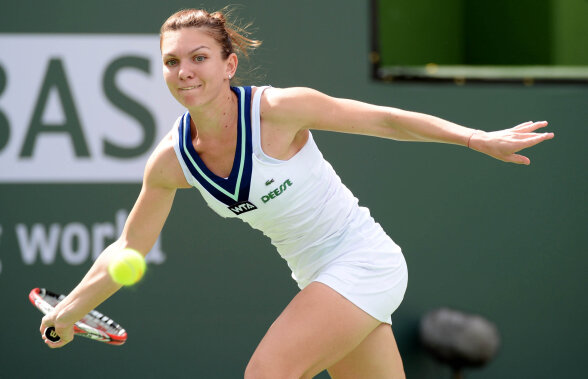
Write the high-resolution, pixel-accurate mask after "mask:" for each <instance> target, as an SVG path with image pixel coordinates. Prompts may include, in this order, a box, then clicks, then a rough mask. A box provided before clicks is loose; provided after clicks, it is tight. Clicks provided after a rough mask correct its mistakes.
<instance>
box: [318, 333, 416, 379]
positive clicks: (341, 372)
mask: <svg viewBox="0 0 588 379" xmlns="http://www.w3.org/2000/svg"><path fill="white" fill-rule="evenodd" d="M329 374H330V375H331V377H332V378H333V379H355V378H370V379H379V378H382V379H383V378H386V379H401V378H405V375H404V368H403V365H402V359H401V358H400V353H399V352H398V347H397V346H396V340H395V339H394V334H393V333H392V328H391V327H390V325H389V324H380V325H379V326H378V327H377V328H376V329H375V330H374V331H373V332H372V333H371V334H370V335H369V336H367V337H366V338H365V339H364V340H363V341H362V342H361V344H360V345H359V346H358V347H356V348H355V349H354V350H353V351H352V352H351V353H349V354H347V355H346V356H345V357H344V358H343V359H341V360H340V361H339V362H337V363H335V364H334V365H333V366H331V367H330V368H329Z"/></svg>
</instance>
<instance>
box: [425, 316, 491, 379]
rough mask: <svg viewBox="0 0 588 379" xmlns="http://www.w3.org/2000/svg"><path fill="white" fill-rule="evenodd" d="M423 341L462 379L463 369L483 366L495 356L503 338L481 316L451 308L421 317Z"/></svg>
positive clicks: (431, 351)
mask: <svg viewBox="0 0 588 379" xmlns="http://www.w3.org/2000/svg"><path fill="white" fill-rule="evenodd" d="M420 337H421V342H422V343H423V345H424V346H425V348H426V349H427V351H429V352H430V353H431V354H432V355H433V356H434V357H435V358H436V359H437V360H439V361H441V362H442V363H445V364H448V365H449V366H451V368H452V369H453V374H454V378H456V379H458V378H463V369H464V368H474V367H482V366H483V365H485V364H486V363H488V362H489V361H490V360H491V359H492V358H493V357H494V355H495V354H496V352H497V350H498V346H499V345H500V336H499V334H498V330H497V328H496V326H495V325H494V324H493V323H491V322H490V321H488V320H486V319H485V318H483V317H482V316H479V315H473V314H466V313H463V312H460V311H457V310H453V309H449V308H439V309H435V310H433V311H431V312H429V313H427V314H426V315H424V316H423V317H422V318H421V324H420Z"/></svg>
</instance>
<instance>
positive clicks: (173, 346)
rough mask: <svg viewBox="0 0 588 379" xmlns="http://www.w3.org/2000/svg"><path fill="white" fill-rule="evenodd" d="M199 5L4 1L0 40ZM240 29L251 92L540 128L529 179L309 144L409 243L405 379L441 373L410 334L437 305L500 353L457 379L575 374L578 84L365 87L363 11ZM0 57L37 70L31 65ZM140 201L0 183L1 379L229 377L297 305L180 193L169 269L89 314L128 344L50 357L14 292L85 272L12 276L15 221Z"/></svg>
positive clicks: (580, 194)
mask: <svg viewBox="0 0 588 379" xmlns="http://www.w3.org/2000/svg"><path fill="white" fill-rule="evenodd" d="M201 5H202V4H200V3H198V2H188V1H179V0H174V1H165V2H163V1H155V0H151V1H139V0H127V1H124V2H120V1H112V0H105V1H100V2H98V1H96V2H78V1H65V0H59V1H58V0H54V1H50V2H46V1H28V2H3V3H2V5H0V32H2V33H8V32H10V33H44V32H53V33H55V32H57V33H157V31H158V28H159V25H160V24H161V22H162V21H163V20H164V19H165V18H166V17H167V16H168V15H169V14H171V13H172V12H173V11H175V10H177V9H178V8H181V7H192V6H195V7H198V6H201ZM224 5H225V4H224V3H222V2H220V1H216V0H215V1H209V2H207V3H206V4H205V7H207V8H209V9H216V8H220V7H222V6H224ZM239 14H240V15H241V17H242V18H243V19H245V20H252V21H254V23H255V26H256V27H257V29H258V31H257V33H256V37H258V38H260V39H262V40H263V41H264V45H263V47H262V48H261V49H260V50H259V52H258V53H257V54H256V56H255V58H254V59H255V60H254V62H255V64H256V65H257V66H259V67H260V69H259V70H258V71H257V72H258V73H263V75H265V76H264V77H262V78H259V79H258V80H257V81H256V82H255V83H254V84H264V83H269V84H272V85H274V86H311V87H314V88H317V89H319V90H321V91H324V92H327V93H328V94H331V95H334V96H339V97H348V98H355V99H359V100H364V101H368V102H374V103H378V104H384V105H391V106H396V107H401V108H406V109H411V110H415V111H422V112H426V113H431V114H435V115H438V116H441V117H444V118H448V119H450V120H453V121H455V122H458V123H461V124H464V125H468V126H472V127H475V128H480V129H485V130H492V129H497V128H503V127H507V126H510V125H514V124H517V123H520V122H524V121H527V120H531V119H533V120H542V119H547V120H549V121H550V123H551V126H550V129H551V130H553V131H555V132H556V139H555V140H553V141H551V142H549V143H546V144H544V145H542V146H539V147H537V148H535V149H533V150H532V151H529V155H530V157H531V159H532V165H531V166H530V167H519V166H514V165H507V164H504V163H501V162H498V161H493V160H491V159H489V158H486V157H484V156H480V155H477V154H476V153H473V152H470V151H467V150H466V149H464V148H460V147H455V146H443V145H431V144H410V143H399V142H393V141H383V140H377V139H373V138H368V137H358V136H349V135H335V134H328V133H315V135H316V140H317V142H318V144H319V146H320V147H321V149H322V151H323V153H324V155H325V156H326V158H327V159H328V160H329V161H330V162H331V163H332V164H333V166H334V167H335V169H336V170H337V171H338V172H339V174H340V176H341V177H342V179H343V181H344V182H346V183H347V184H348V186H349V187H350V189H351V190H352V191H353V192H354V193H355V194H356V195H357V196H358V197H359V198H360V202H361V204H363V205H366V206H368V207H370V208H371V210H372V213H373V215H374V216H375V217H376V219H377V220H378V221H379V222H380V223H381V224H382V225H383V226H384V228H385V229H386V230H387V231H388V232H389V233H390V234H391V236H392V237H393V238H394V239H395V240H396V241H397V242H398V243H399V244H400V245H401V246H402V247H403V250H404V253H405V256H406V259H407V261H408V264H409V271H410V281H409V287H408V292H407V294H406V297H405V301H404V303H403V304H402V305H401V307H400V308H399V310H398V311H397V312H396V313H395V315H394V318H393V319H394V325H393V328H394V332H395V334H396V336H397V340H398V345H399V347H400V350H401V353H402V355H403V358H404V362H405V367H406V371H407V374H408V377H409V378H445V377H447V378H448V377H449V376H450V375H449V370H448V369H447V368H445V367H443V366H441V365H439V364H438V363H436V362H435V361H433V360H432V359H431V358H430V357H429V356H428V355H427V354H426V353H425V352H424V351H423V349H422V348H421V346H420V344H419V341H418V335H417V331H418V322H419V318H420V317H421V316H422V315H423V314H424V313H425V312H426V311H428V310H430V309H432V308H435V307H438V306H451V307H455V308H457V309H461V310H464V311H469V312H475V313H479V314H482V315H484V316H485V317H487V318H489V319H490V320H492V321H493V322H495V323H496V324H497V326H498V328H499V331H500V333H501V336H502V345H501V349H500V351H499V354H498V356H497V357H496V358H495V360H494V361H492V363H490V364H489V365H488V366H487V367H486V368H484V369H483V370H476V371H471V372H468V375H467V376H468V378H555V377H558V378H564V377H565V378H580V377H584V375H585V364H584V353H585V350H586V348H585V346H586V342H585V340H586V337H587V336H588V327H586V323H585V320H586V318H587V317H586V316H588V305H587V302H586V294H585V289H586V284H587V280H586V274H585V268H586V267H587V264H588V255H587V254H586V253H587V248H586V246H587V245H588V233H587V226H588V223H587V218H586V215H587V211H588V203H587V193H588V174H587V170H586V157H587V155H586V148H585V144H586V141H587V140H588V128H587V127H586V120H587V119H588V88H587V87H582V86H558V85H549V86H548V85H542V86H531V87H527V86H523V85H508V86H507V85H490V84H487V85H465V86H454V85H450V84H438V85H428V84H408V83H402V84H382V83H377V82H373V81H372V80H371V79H370V75H369V71H370V63H369V61H368V53H369V46H370V45H369V30H370V26H369V25H368V20H369V7H368V2H361V1H352V0H345V1H341V0H324V1H310V0H299V1H262V0H252V1H248V3H247V6H246V7H244V8H243V9H242V10H241V11H240V12H239ZM538 27H540V25H539V26H538ZM406 38H410V36H406ZM1 54H2V53H1V51H0V60H4V59H34V52H32V51H24V52H23V55H22V56H20V57H11V56H5V55H1ZM2 169H3V168H2V157H1V156H0V170H2ZM138 191H139V185H138V184H136V185H132V184H109V183H105V184H72V185H67V184H43V185H35V184H0V225H2V230H3V233H2V235H1V240H0V261H1V263H2V272H1V274H0V298H1V299H2V308H1V311H0V325H2V329H1V332H0V377H2V378H16V377H19V378H22V377H31V378H32V377H40V376H41V372H44V374H43V376H44V377H60V378H74V377H86V378H99V377H100V378H102V377H105V376H106V375H108V376H112V377H139V376H141V377H163V376H166V377H171V378H176V377H177V378H180V377H182V378H183V377H201V378H237V377H240V376H242V372H243V369H244V367H245V365H246V363H247V360H248V357H249V356H250V354H251V353H252V352H253V349H254V348H255V346H256V343H257V342H258V341H259V340H260V338H261V337H262V336H263V333H264V331H265V330H266V328H267V327H268V326H269V325H270V323H271V322H272V320H273V319H274V318H275V317H276V316H277V315H278V313H279V312H280V311H281V309H282V308H283V307H284V306H285V305H286V304H287V302H288V301H289V299H290V298H291V297H292V296H293V295H294V294H295V293H296V291H297V289H296V286H295V284H294V282H293V281H292V280H291V279H290V276H289V272H288V270H287V267H286V265H285V263H283V262H282V261H281V259H280V258H279V257H278V255H277V253H276V252H275V251H274V249H273V248H272V247H271V246H270V244H269V241H268V240H267V239H266V238H265V237H263V236H262V235H261V234H260V233H258V232H256V231H252V230H250V229H249V228H248V227H247V226H246V225H245V224H243V223H241V222H239V221H225V220H222V219H220V218H219V217H217V216H215V215H214V214H213V213H212V212H211V211H210V210H208V209H207V207H206V206H205V204H204V201H203V200H202V199H201V198H200V197H199V195H198V194H197V193H196V191H193V190H191V191H189V190H186V191H181V192H180V193H179V194H178V196H177V200H176V203H175V205H174V210H173V212H172V215H171V217H170V219H169V222H168V223H167V225H166V228H165V230H164V232H163V237H162V244H163V250H164V251H165V252H166V253H167V261H166V262H165V264H163V265H158V266H152V267H151V269H150V270H149V272H148V274H147V276H146V278H145V280H144V281H143V282H142V283H141V284H140V285H138V286H136V287H135V288H132V289H125V290H122V291H121V292H120V293H118V294H117V295H116V296H114V297H113V298H112V299H110V300H109V301H107V302H106V303H105V304H104V305H103V306H102V307H101V308H100V309H101V310H103V311H104V312H105V313H107V314H110V315H112V316H113V317H114V318H116V319H117V321H119V322H120V323H121V324H123V325H124V326H126V327H127V329H128V332H129V334H130V339H129V341H128V343H127V344H126V345H124V346H123V347H110V346H106V345H102V344H98V343H94V342H91V341H86V340H80V339H78V340H76V341H75V342H74V343H72V344H71V345H69V346H68V347H67V348H64V349H61V350H57V351H52V350H49V349H47V348H46V347H45V346H43V344H42V343H41V341H40V339H39V336H38V330H37V328H38V324H39V320H40V314H39V313H38V312H37V311H36V310H35V309H34V308H33V307H31V305H30V304H29V303H28V300H27V294H28V291H29V290H30V289H31V288H33V287H35V286H46V287H48V288H51V289H53V290H56V291H69V290H70V289H71V288H72V287H73V286H74V285H75V283H76V282H77V281H78V280H79V279H80V278H81V276H82V275H83V273H84V272H85V271H86V269H87V268H88V265H89V264H84V265H81V266H69V265H65V264H63V263H62V264H60V262H62V261H60V258H59V257H58V258H57V261H56V262H57V263H56V264H55V265H52V266H46V265H44V264H42V263H40V262H37V263H36V264H34V265H30V266H29V265H25V264H23V262H22V259H21V257H20V256H19V255H18V254H17V253H16V251H17V242H16V239H15V233H14V229H15V225H16V224H19V223H24V224H32V223H34V222H37V221H38V220H50V221H51V222H62V223H66V222H68V221H69V220H77V221H81V222H83V223H84V224H85V225H86V226H88V227H90V226H91V225H92V224H94V223H96V222H106V221H109V222H112V220H113V215H114V214H115V212H116V211H117V210H119V209H127V210H128V209H130V207H131V204H132V203H133V201H134V199H135V197H136V195H137V193H138ZM90 199H91V200H90ZM46 222H49V221H46ZM228 236H229V237H228ZM26 357H30V358H32V360H29V361H27V360H25V358H26ZM90 358H91V359H93V360H95V361H90V360H89V359H90ZM30 361H32V362H35V363H29V362H30ZM101 367H106V368H108V372H107V373H105V372H103V371H101V370H100V368H101Z"/></svg>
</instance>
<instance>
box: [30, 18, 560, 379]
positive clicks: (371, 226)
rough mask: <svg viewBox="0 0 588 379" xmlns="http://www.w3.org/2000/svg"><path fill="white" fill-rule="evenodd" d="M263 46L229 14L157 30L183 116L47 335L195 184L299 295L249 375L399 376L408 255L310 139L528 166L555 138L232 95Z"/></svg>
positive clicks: (152, 236) (292, 94)
mask: <svg viewBox="0 0 588 379" xmlns="http://www.w3.org/2000/svg"><path fill="white" fill-rule="evenodd" d="M258 45H259V42H258V41H255V40H251V39H248V38H246V37H244V36H243V35H242V34H239V33H238V32H236V31H235V30H234V28H232V27H231V26H230V25H229V24H228V23H227V22H226V21H225V17H224V16H223V14H222V13H220V12H216V13H213V14H209V13H207V12H205V11H202V10H185V11H180V12H178V13H176V14H174V15H172V16H171V17H170V18H169V19H168V20H167V21H166V22H165V23H164V24H163V26H162V28H161V43H160V47H161V52H162V59H163V73H164V78H165V81H166V83H167V85H168V88H169V90H170V92H171V93H172V95H173V96H174V97H175V98H176V100H177V101H178V102H180V103H181V104H182V105H183V106H184V107H186V108H187V110H188V111H187V112H186V113H185V114H184V115H182V116H181V117H180V118H179V119H178V121H177V122H176V124H175V125H174V127H173V128H172V130H171V131H170V132H169V133H168V135H167V136H166V137H165V138H164V139H163V140H162V141H161V143H160V144H159V145H158V146H157V148H156V149H155V151H154V152H153V154H152V155H151V157H150V159H149V161H148V162H147V165H146V169H145V174H144V180H143V186H142V190H141V193H140V195H139V197H138V199H137V202H136V204H135V206H134V207H133V210H132V211H131V213H130V215H129V218H128V220H127V222H126V225H125V227H124V230H123V232H122V234H121V236H120V238H119V239H118V240H117V241H116V242H115V243H113V244H112V245H111V246H109V247H108V248H107V249H106V250H105V251H104V252H103V253H102V254H101V255H100V257H99V258H98V259H97V260H96V262H95V264H94V265H93V266H92V268H91V269H90V270H89V272H88V274H87V275H86V276H85V277H84V279H83V280H82V281H81V283H80V284H79V285H78V286H77V287H76V288H75V289H74V290H73V291H72V292H71V293H70V294H69V295H68V296H67V298H66V299H64V300H63V301H62V303H61V304H60V305H59V306H57V307H56V310H55V311H54V312H53V313H51V314H48V315H47V316H45V317H44V318H43V320H42V324H41V327H40V330H41V331H43V330H44V329H45V328H46V327H49V326H54V327H55V329H56V332H57V334H59V335H60V336H61V340H60V341H59V342H58V343H52V342H50V341H47V340H46V338H45V337H44V336H43V339H45V342H46V343H47V344H48V345H49V346H50V347H52V348H56V347H61V346H63V345H65V344H66V343H68V342H69V341H71V340H72V338H73V324H74V322H76V321H77V320H79V319H81V318H82V316H83V315H85V314H86V313H87V312H88V311H89V310H91V309H93V308H95V307H97V306H98V305H99V304H100V303H101V302H103V301H104V300H106V299H107V298H108V297H109V296H111V295H112V294H113V293H115V292H116V291H117V290H118V289H119V288H120V286H119V285H116V284H115V283H114V282H113V281H112V280H111V279H110V277H109V276H108V274H107V266H108V262H109V260H110V257H111V256H112V255H113V254H116V252H117V251H119V250H120V249H122V248H125V247H130V248H133V249H136V250H139V251H141V252H143V253H144V254H145V253H146V252H148V251H150V249H151V247H152V246H153V244H154V243H155V241H156V239H157V237H158V235H159V233H160V232H161V230H162V228H163V225H164V222H165V220H166V218H167V216H168V213H169V211H170V209H171V206H172V202H173V199H174V195H175V193H176V190H177V189H178V188H189V187H192V186H194V187H196V188H198V189H199V190H200V192H201V193H202V196H203V197H204V198H205V200H206V201H207V203H208V204H209V206H210V207H211V208H213V210H215V211H216V212H217V213H219V214H220V215H221V216H223V217H239V218H241V219H243V220H244V221H246V222H248V223H249V224H251V225H252V226H253V227H254V228H257V229H260V230H262V231H263V232H264V233H265V234H266V235H267V236H269V237H270V238H271V240H272V243H273V244H274V245H275V246H276V247H277V249H278V251H279V253H280V254H281V255H282V257H284V259H286V261H287V262H288V265H289V266H290V268H291V269H292V272H293V276H294V278H295V279H296V281H297V282H298V285H299V287H300V288H301V291H300V292H299V293H298V294H297V295H296V296H295V297H294V299H292V301H291V302H290V304H289V305H288V306H287V307H286V308H285V309H284V311H283V313H282V314H281V315H280V316H279V317H278V318H277V319H276V320H275V322H274V323H273V324H272V325H271V327H270V328H269V330H268V331H267V334H266V335H265V336H264V337H263V339H262V341H261V342H260V344H259V346H258V347H257V349H256V350H255V352H254V354H253V356H252V357H251V360H250V362H249V364H248V366H247V368H246V371H245V377H246V378H290V377H291V378H301V377H304V378H310V377H312V376H314V375H316V374H317V373H319V372H321V371H322V370H324V369H328V371H329V373H330V374H331V376H332V377H335V378H368V377H369V378H400V377H404V372H403V367H402V361H401V358H400V354H399V353H398V349H397V347H396V343H395V340H394V336H393V333H392V329H391V327H390V325H391V317H390V315H391V314H392V312H393V311H394V310H395V309H396V308H397V307H398V305H399V304H400V302H401V300H402V297H403V295H404V291H405V289H406V283H407V271H406V265H405V262H404V258H403V256H402V253H401V251H400V248H399V247H398V246H397V245H396V244H395V243H394V242H393V241H392V240H391V239H390V238H389V237H388V236H387V235H386V233H385V232H384V231H383V230H382V228H381V227H380V225H379V224H377V223H376V222H375V221H374V220H373V219H372V218H371V216H370V214H369V211H368V210H367V209H365V208H363V207H359V206H358V204H357V199H355V198H354V197H353V195H352V194H351V192H350V191H349V190H348V189H347V188H346V187H345V186H344V185H343V184H341V182H340V180H339V178H338V176H337V175H336V174H335V172H334V171H333V169H332V167H331V166H330V165H329V164H328V163H327V162H326V161H325V160H324V159H323V157H322V155H321V153H320V152H319V150H318V149H317V147H316V144H315V143H314V141H313V138H312V134H311V133H310V131H309V129H320V130H331V131H338V132H344V133H356V134H364V135H371V136H377V137H382V138H391V139H396V140H405V141H429V142H442V143H452V144H460V145H464V146H467V147H469V148H472V149H474V150H477V151H480V152H482V153H485V154H487V155H490V156H492V157H494V158H497V159H500V160H503V161H506V162H513V163H519V164H529V159H528V158H527V157H524V156H522V155H518V154H516V152H517V151H519V150H521V149H524V148H527V147H530V146H533V145H535V144H537V143H539V142H541V141H544V140H546V139H550V138H553V134H552V133H542V134H539V133H535V130H537V129H538V128H541V127H544V126H546V125H547V123H546V122H528V123H524V124H521V125H519V126H516V127H514V128H512V129H507V130H503V131H498V132H492V133H486V132H482V131H479V130H472V129H469V128H465V127H462V126H459V125H456V124H453V123H450V122H448V121H445V120H442V119H439V118H436V117H432V116H428V115H424V114H419V113H413V112H407V111H402V110H399V109H394V108H389V107H381V106H374V105H370V104H365V103H361V102H357V101H352V100H344V99H336V98H331V97H329V96H326V95H324V94H321V93H319V92H317V91H314V90H312V89H308V88H287V89H278V88H267V87H260V88H255V87H231V85H230V81H231V79H232V78H233V77H234V75H235V72H236V70H237V66H238V57H237V55H236V51H239V52H241V53H243V54H245V55H246V54H247V51H248V49H252V48H255V47H257V46H258Z"/></svg>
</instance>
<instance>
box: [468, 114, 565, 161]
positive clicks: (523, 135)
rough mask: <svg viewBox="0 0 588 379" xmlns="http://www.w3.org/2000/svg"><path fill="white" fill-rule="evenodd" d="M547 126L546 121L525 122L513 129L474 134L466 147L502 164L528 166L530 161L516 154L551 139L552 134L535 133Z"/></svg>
mask: <svg viewBox="0 0 588 379" xmlns="http://www.w3.org/2000/svg"><path fill="white" fill-rule="evenodd" d="M545 126H547V121H540V122H533V121H529V122H525V123H523V124H520V125H517V126H515V127H514V128H510V129H505V130H499V131H496V132H482V131H480V132H474V134H472V136H471V137H470V140H469V144H468V147H470V148H471V149H473V150H476V151H479V152H481V153H484V154H487V155H489V156H491V157H493V158H496V159H499V160H501V161H504V162H511V163H517V164H525V165H529V164H530V163H531V160H530V159H529V158H527V157H526V156H524V155H520V154H516V153H517V152H519V151H521V150H523V149H526V148H528V147H531V146H534V145H537V144H538V143H540V142H543V141H545V140H548V139H552V138H553V136H554V134H553V133H535V131H536V130H537V129H539V128H543V127H545Z"/></svg>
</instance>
